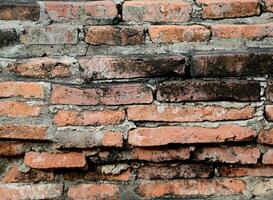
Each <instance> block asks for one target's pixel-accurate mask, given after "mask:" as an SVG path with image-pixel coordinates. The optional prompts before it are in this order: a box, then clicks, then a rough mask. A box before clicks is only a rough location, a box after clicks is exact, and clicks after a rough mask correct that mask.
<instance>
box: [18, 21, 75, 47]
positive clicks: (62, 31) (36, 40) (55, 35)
mask: <svg viewBox="0 0 273 200" xmlns="http://www.w3.org/2000/svg"><path fill="white" fill-rule="evenodd" d="M20 41H21V43H23V44H27V45H31V44H77V43H78V30H77V27H75V26H68V25H60V24H57V25H56V24H54V25H50V26H45V27H44V26H40V27H28V28H26V29H25V31H24V34H22V35H21V36H20Z"/></svg>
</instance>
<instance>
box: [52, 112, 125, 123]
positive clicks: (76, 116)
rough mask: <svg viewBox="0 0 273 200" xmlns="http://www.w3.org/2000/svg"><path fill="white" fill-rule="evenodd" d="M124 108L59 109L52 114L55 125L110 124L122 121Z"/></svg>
mask: <svg viewBox="0 0 273 200" xmlns="http://www.w3.org/2000/svg"><path fill="white" fill-rule="evenodd" d="M124 119H125V112H124V110H109V109H105V110H94V111H88V110H85V111H75V110H59V111H58V112H57V114H56V115H55V116H54V122H55V124H56V125H57V126H85V125H111V124H119V123H122V121H124Z"/></svg>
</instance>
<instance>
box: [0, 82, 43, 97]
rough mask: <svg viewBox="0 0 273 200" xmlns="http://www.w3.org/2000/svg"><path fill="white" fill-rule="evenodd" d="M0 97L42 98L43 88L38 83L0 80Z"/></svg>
mask: <svg viewBox="0 0 273 200" xmlns="http://www.w3.org/2000/svg"><path fill="white" fill-rule="evenodd" d="M0 91H1V93H0V97H24V98H40V99H41V98H44V96H45V94H44V88H43V85H42V84H40V83H34V82H33V83H32V82H0Z"/></svg>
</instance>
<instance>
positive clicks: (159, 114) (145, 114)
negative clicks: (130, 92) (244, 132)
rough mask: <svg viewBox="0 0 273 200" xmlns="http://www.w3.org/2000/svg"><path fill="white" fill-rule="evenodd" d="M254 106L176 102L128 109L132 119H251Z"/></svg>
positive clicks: (186, 120) (182, 120)
mask: <svg viewBox="0 0 273 200" xmlns="http://www.w3.org/2000/svg"><path fill="white" fill-rule="evenodd" d="M254 111H255V109H254V108H251V107H249V106H246V107H244V108H224V107H221V106H209V105H208V106H201V105H197V106H183V105H175V104H161V105H133V106H130V107H129V108H128V110H127V115H128V119H129V120H132V121H167V122H168V121H169V122H196V121H221V120H238V119H250V118H252V117H254Z"/></svg>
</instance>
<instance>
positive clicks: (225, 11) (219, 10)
mask: <svg viewBox="0 0 273 200" xmlns="http://www.w3.org/2000/svg"><path fill="white" fill-rule="evenodd" d="M196 2H197V4H201V6H202V8H203V10H202V18H203V19H221V18H235V17H248V16H255V15H259V14H260V9H259V1H258V0H197V1H196Z"/></svg>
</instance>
